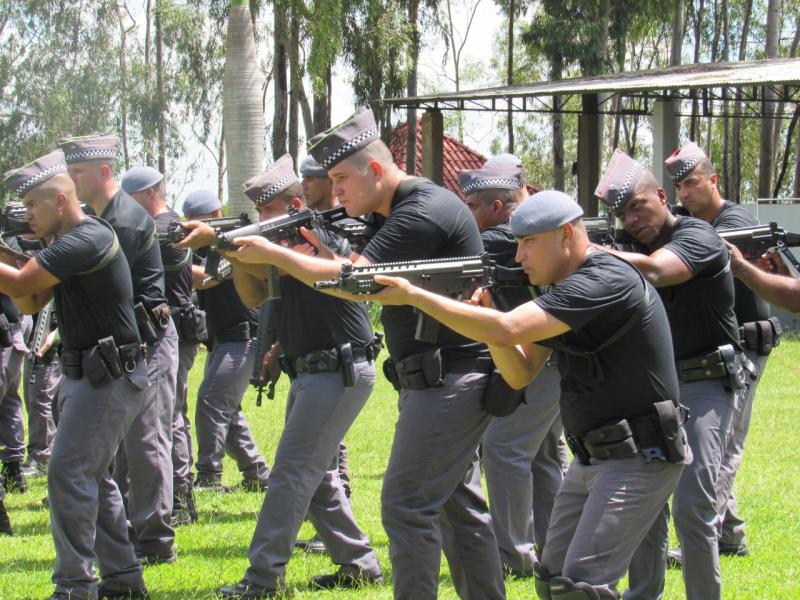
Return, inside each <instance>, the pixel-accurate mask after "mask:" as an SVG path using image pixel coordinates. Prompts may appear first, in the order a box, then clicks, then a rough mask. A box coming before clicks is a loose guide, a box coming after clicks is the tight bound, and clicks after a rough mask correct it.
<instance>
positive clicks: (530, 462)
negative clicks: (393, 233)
mask: <svg viewBox="0 0 800 600" xmlns="http://www.w3.org/2000/svg"><path fill="white" fill-rule="evenodd" d="M491 160H492V159H490V161H491ZM521 179H522V171H521V169H520V168H519V167H517V166H513V167H498V168H491V167H483V168H482V169H479V170H476V171H462V172H461V173H459V176H458V181H459V185H460V186H461V190H462V192H463V193H464V201H465V202H466V204H467V206H468V207H469V209H470V211H471V212H472V216H473V217H474V218H475V223H476V224H477V225H478V229H479V230H480V231H481V239H482V240H483V246H484V248H485V250H486V252H488V253H489V255H490V256H491V257H492V258H493V259H494V260H495V261H496V262H497V264H499V265H501V266H505V267H518V266H519V264H517V263H516V262H515V260H514V255H515V254H516V249H517V244H516V242H515V240H514V236H513V235H512V234H511V225H510V222H509V221H510V219H511V215H512V213H513V212H514V210H516V208H517V197H518V193H519V189H520V187H521ZM496 296H502V299H503V300H504V301H503V302H500V299H499V298H498V299H497V303H498V305H499V306H500V307H501V309H502V310H510V309H512V308H516V307H517V306H519V305H520V304H523V303H525V302H529V301H530V300H531V299H532V296H531V292H530V291H529V289H521V290H518V289H505V290H500V292H498V293H497V294H496ZM559 382H560V377H559V374H558V369H557V368H556V366H555V364H551V363H550V362H548V363H547V364H546V365H545V366H544V367H543V368H542V371H541V372H540V373H539V375H538V376H537V377H536V378H535V379H534V380H533V381H532V382H531V383H530V384H529V385H528V386H526V387H525V393H524V397H525V401H524V402H523V403H522V404H521V405H520V406H519V407H518V408H517V409H516V410H515V411H514V413H513V414H511V415H509V416H503V417H495V418H494V419H492V422H491V423H490V424H489V427H488V428H487V429H486V433H485V434H484V436H483V444H482V446H481V448H482V457H483V471H484V474H485V475H486V487H487V491H488V495H489V509H490V511H491V514H492V524H493V525H494V532H495V535H496V536H497V543H498V545H499V549H500V557H501V558H502V560H503V566H504V568H505V570H506V572H507V573H511V574H513V575H515V576H532V575H533V565H534V564H535V563H536V554H535V547H536V548H538V549H539V550H541V549H542V548H543V547H544V542H545V538H546V533H547V527H548V524H549V522H550V513H551V512H552V510H553V503H554V501H555V497H556V492H558V487H559V485H560V484H561V480H562V478H563V470H562V466H561V460H560V457H559V455H558V450H557V449H558V440H559V439H560V437H561V433H562V431H563V426H562V424H561V420H560V419H559V418H558V398H559V395H560V386H559ZM534 542H535V543H534Z"/></svg>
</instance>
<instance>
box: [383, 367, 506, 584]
mask: <svg viewBox="0 0 800 600" xmlns="http://www.w3.org/2000/svg"><path fill="white" fill-rule="evenodd" d="M487 380H488V377H487V376H486V375H483V374H481V373H447V375H446V376H445V382H444V385H443V386H441V387H436V388H428V389H422V390H409V389H402V390H401V391H400V399H399V403H398V405H399V416H398V420H397V425H396V427H395V435H394V441H393V443H392V451H391V454H390V457H389V465H388V467H387V469H386V475H385V478H384V481H383V489H382V491H381V516H382V521H383V527H384V529H385V530H386V533H387V534H388V536H389V556H390V558H391V561H392V570H393V574H392V575H393V580H394V597H395V598H398V599H400V598H402V599H408V600H427V599H431V598H436V596H437V594H438V590H439V565H440V561H441V552H442V550H444V553H445V556H446V557H447V561H448V563H449V564H450V573H451V576H452V579H453V583H454V585H455V588H456V591H457V592H458V595H459V596H460V597H461V598H471V599H478V598H480V599H483V598H487V599H490V598H505V587H504V584H503V568H502V564H501V562H500V554H499V552H498V549H497V539H496V538H495V535H494V530H493V529H492V518H491V516H490V514H489V509H488V507H487V505H486V500H485V498H484V496H483V492H482V491H481V488H480V479H479V476H478V473H477V470H478V464H477V458H476V450H477V448H478V444H479V443H480V440H481V438H482V437H483V433H484V431H486V427H487V426H488V425H489V421H490V420H491V417H490V416H489V414H488V413H487V412H486V411H485V410H484V409H483V405H482V402H481V400H482V397H483V394H484V391H485V388H486V383H487Z"/></svg>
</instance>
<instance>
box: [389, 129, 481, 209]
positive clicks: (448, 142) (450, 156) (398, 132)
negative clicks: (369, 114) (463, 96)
mask: <svg viewBox="0 0 800 600" xmlns="http://www.w3.org/2000/svg"><path fill="white" fill-rule="evenodd" d="M407 136H408V123H403V124H402V125H400V126H398V127H397V128H395V130H394V131H393V132H392V142H391V144H390V145H389V148H390V149H391V151H392V156H393V157H394V162H395V164H396V165H397V166H399V167H400V168H401V169H402V170H403V171H405V170H406V150H407V147H408V146H407V143H406V140H407ZM442 146H443V151H444V160H443V161H442V164H443V167H442V171H443V173H442V175H443V176H444V177H443V179H444V181H443V183H444V187H446V188H447V189H448V190H450V191H452V192H455V193H456V194H457V195H458V197H459V198H461V199H462V200H463V199H464V196H463V195H462V194H461V188H460V187H459V185H458V173H459V172H460V171H463V170H465V169H480V168H481V167H482V166H483V163H485V162H486V157H485V156H484V155H483V154H481V153H480V152H476V151H475V150H473V149H472V148H469V147H467V146H465V145H464V144H462V143H461V142H459V141H458V140H457V139H455V138H454V137H452V136H449V135H447V134H446V133H445V134H444V139H443V140H442ZM416 158H417V160H416V168H415V173H414V175H421V174H422V124H421V122H420V120H419V119H418V120H417V157H416Z"/></svg>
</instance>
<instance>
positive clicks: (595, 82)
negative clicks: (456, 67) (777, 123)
mask: <svg viewBox="0 0 800 600" xmlns="http://www.w3.org/2000/svg"><path fill="white" fill-rule="evenodd" d="M765 87H768V88H770V89H772V90H773V91H774V92H775V97H774V99H770V100H768V101H770V102H792V103H800V59H798V58H785V59H770V60H760V61H750V62H729V63H714V64H692V65H681V66H677V67H669V68H665V69H653V70H650V71H632V72H623V73H611V74H608V75H600V76H596V77H576V78H573V79H563V80H560V81H539V82H535V83H530V84H525V85H513V86H501V87H492V88H484V89H479V90H469V91H462V92H448V93H442V94H431V95H426V96H414V97H409V98H384V99H382V100H380V102H382V103H384V104H388V105H391V106H393V107H395V108H404V107H417V108H427V109H445V110H490V111H504V112H505V111H507V110H509V109H510V110H512V111H515V112H580V108H579V107H575V106H573V107H570V106H568V101H569V99H570V98H571V97H573V96H576V95H578V96H579V95H584V94H603V95H607V96H608V97H607V98H606V100H607V101H606V102H605V103H604V104H605V105H606V106H605V107H604V108H601V111H600V112H616V110H614V109H613V108H612V106H611V104H612V103H611V102H608V100H609V99H610V98H611V97H613V96H614V95H621V96H623V97H640V98H643V102H642V103H641V106H639V107H638V108H635V109H633V110H631V108H630V107H627V108H626V109H623V110H624V111H625V112H637V113H644V114H649V112H650V108H651V105H652V102H651V101H652V100H655V99H657V98H664V97H672V98H677V99H681V98H687V97H691V98H696V99H699V100H701V101H702V102H703V103H704V108H703V111H704V113H706V114H708V113H709V112H710V113H713V114H716V115H721V112H720V111H719V110H718V109H715V108H714V105H717V104H719V103H720V102H723V101H725V100H732V99H733V90H735V89H738V90H740V91H741V92H740V93H741V100H742V102H743V103H744V105H746V107H747V113H748V114H746V115H744V116H751V117H752V116H759V114H760V112H761V111H760V109H759V107H758V106H753V105H759V104H763V103H764V92H763V90H764V88H765ZM553 96H560V97H561V100H560V102H559V104H558V105H553Z"/></svg>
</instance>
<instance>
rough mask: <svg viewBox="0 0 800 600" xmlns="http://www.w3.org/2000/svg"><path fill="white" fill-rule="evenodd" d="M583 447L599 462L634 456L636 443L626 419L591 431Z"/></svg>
mask: <svg viewBox="0 0 800 600" xmlns="http://www.w3.org/2000/svg"><path fill="white" fill-rule="evenodd" d="M583 445H584V446H586V450H588V452H589V454H590V455H591V456H593V457H594V458H597V459H600V460H606V459H609V458H630V457H632V456H636V442H635V441H634V440H633V432H632V431H631V426H630V425H629V424H628V421H627V420H626V419H622V420H621V421H617V422H616V423H607V424H605V425H602V426H600V427H597V428H596V429H592V430H591V431H589V432H588V433H587V434H586V437H585V438H584V440H583Z"/></svg>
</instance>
